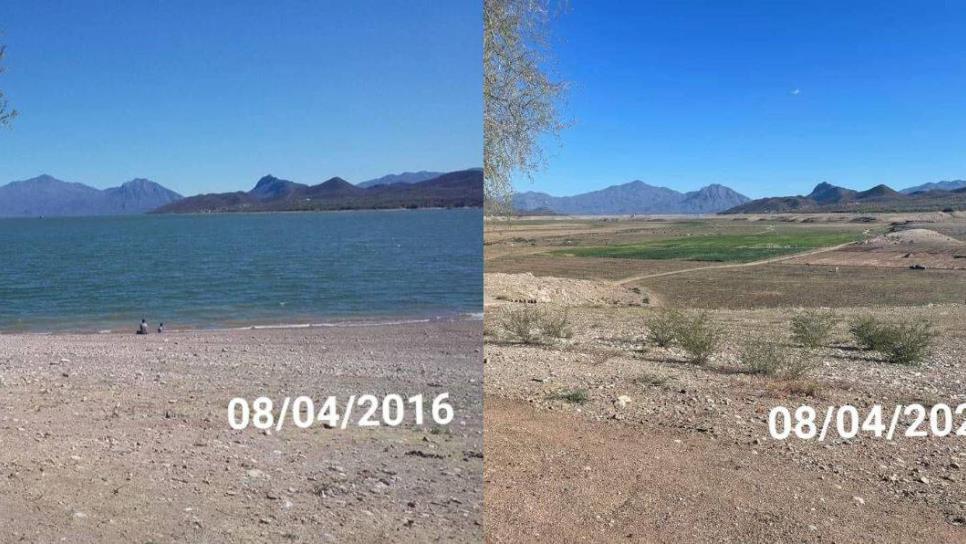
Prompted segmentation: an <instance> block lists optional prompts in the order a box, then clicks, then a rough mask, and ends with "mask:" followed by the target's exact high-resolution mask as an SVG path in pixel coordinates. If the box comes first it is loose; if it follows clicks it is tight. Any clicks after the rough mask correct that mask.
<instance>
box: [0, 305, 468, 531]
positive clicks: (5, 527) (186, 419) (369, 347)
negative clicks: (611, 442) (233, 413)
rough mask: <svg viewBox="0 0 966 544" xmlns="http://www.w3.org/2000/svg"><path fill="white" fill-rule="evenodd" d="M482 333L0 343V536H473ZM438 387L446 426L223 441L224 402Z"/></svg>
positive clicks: (425, 329)
mask: <svg viewBox="0 0 966 544" xmlns="http://www.w3.org/2000/svg"><path fill="white" fill-rule="evenodd" d="M479 331H480V323H479V321H453V322H436V323H425V324H409V325H392V326H378V327H334V328H311V329H277V330H230V331H193V332H192V331H189V332H168V333H165V334H164V335H156V334H152V335H148V336H145V337H139V336H135V335H128V334H124V335H122V334H93V335H49V336H42V335H0V475H2V477H0V512H2V513H3V514H2V515H0V534H2V535H3V538H2V541H3V542H36V543H46V542H61V541H62V542H72V543H94V542H97V543H102V542H124V543H128V542H137V543H147V542H155V543H162V542H226V543H227V542H231V543H239V542H479V541H480V540H482V538H483V535H482V531H483V527H482V519H483V515H482V493H481V486H482V482H481V477H482V442H483V436H482V433H483V428H482V417H481V413H482V406H481V404H482V385H481V378H482V375H481V372H480V367H479V359H480V351H481V339H480V332H479ZM441 392H449V393H450V395H451V400H452V402H453V405H454V407H455V411H456V417H455V419H454V421H453V422H452V423H450V424H449V425H448V426H446V427H436V426H434V425H423V426H418V427H417V426H416V425H415V424H414V423H413V422H412V420H410V419H407V420H406V421H405V422H404V423H403V424H402V425H401V426H399V427H396V428H389V427H378V428H357V427H350V428H348V429H347V430H340V429H326V428H323V427H321V426H320V425H316V426H313V427H311V428H309V429H304V430H303V429H299V428H297V427H295V426H293V425H291V424H289V425H287V426H284V427H283V428H282V430H281V431H280V432H275V430H270V431H259V430H256V429H252V428H249V429H246V430H243V431H235V430H232V429H230V428H229V426H228V422H227V406H228V402H229V400H230V399H231V398H233V397H245V398H247V399H249V400H253V399H254V398H255V397H257V396H260V395H266V396H269V397H272V398H274V399H280V398H281V397H284V396H292V397H295V396H298V395H308V396H310V397H313V398H314V399H322V398H323V397H325V396H328V395H339V397H340V398H343V399H344V397H346V396H348V395H351V394H356V395H358V394H363V393H372V394H375V395H380V396H381V395H385V394H387V393H399V394H402V395H404V396H409V395H413V394H417V393H423V394H424V395H426V396H435V395H436V394H438V393H441Z"/></svg>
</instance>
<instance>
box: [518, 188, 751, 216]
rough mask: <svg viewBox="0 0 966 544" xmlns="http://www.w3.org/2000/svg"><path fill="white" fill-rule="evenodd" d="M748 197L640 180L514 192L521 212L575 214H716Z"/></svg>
mask: <svg viewBox="0 0 966 544" xmlns="http://www.w3.org/2000/svg"><path fill="white" fill-rule="evenodd" d="M749 200H750V199H749V198H748V197H746V196H745V195H742V194H740V193H738V192H735V191H734V190H732V189H729V188H728V187H725V186H724V185H718V184H713V185H708V186H706V187H702V188H701V189H698V190H697V191H691V192H687V193H681V192H679V191H675V190H673V189H668V188H667V187H655V186H653V185H648V184H647V183H644V182H643V181H632V182H630V183H624V184H622V185H612V186H610V187H607V188H606V189H601V190H598V191H591V192H589V193H582V194H579V195H574V196H551V195H548V194H547V193H538V192H533V191H528V192H524V193H518V194H516V195H514V197H513V204H514V207H515V208H516V209H518V210H520V211H523V212H528V211H533V210H539V209H546V210H552V211H553V212H556V213H564V214H574V215H626V214H664V213H682V214H702V213H717V212H720V211H723V210H727V209H729V208H733V207H735V206H738V205H739V204H743V203H745V202H748V201H749Z"/></svg>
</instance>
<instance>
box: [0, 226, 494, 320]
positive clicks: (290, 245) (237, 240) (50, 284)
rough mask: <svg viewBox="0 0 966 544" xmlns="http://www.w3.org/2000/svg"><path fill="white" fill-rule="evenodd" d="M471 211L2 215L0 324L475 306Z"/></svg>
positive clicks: (419, 312)
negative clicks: (57, 216)
mask: <svg viewBox="0 0 966 544" xmlns="http://www.w3.org/2000/svg"><path fill="white" fill-rule="evenodd" d="M482 238H483V216H482V211H481V210H478V209H475V210H474V209H465V210H405V211H403V210H400V211H354V212H333V213H279V214H237V215H236V214H227V215H157V216H155V215H145V216H129V217H91V218H43V219H0V332H16V331H100V330H127V329H129V330H131V331H133V330H134V329H135V328H136V326H137V324H138V323H139V322H140V320H141V318H142V317H143V318H145V319H147V320H148V322H149V324H150V326H151V330H152V332H153V330H154V329H155V328H156V327H157V324H158V322H159V321H164V322H165V326H166V327H168V328H199V327H201V328H204V327H226V326H244V325H250V324H296V323H328V322H341V321H390V320H396V319H434V318H447V317H456V316H460V315H471V314H479V313H481V312H482V311H483V239H482Z"/></svg>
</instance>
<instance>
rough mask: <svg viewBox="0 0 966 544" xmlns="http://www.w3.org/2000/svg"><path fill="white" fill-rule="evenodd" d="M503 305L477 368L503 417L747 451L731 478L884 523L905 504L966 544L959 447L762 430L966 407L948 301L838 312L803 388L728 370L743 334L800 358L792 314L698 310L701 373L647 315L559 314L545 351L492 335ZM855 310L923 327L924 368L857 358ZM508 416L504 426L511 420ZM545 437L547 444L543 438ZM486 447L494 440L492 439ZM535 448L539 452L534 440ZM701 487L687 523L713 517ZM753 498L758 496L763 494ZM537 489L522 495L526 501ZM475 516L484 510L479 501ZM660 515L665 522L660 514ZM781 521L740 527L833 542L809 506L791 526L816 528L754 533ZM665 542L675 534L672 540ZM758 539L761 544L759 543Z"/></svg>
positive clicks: (964, 358) (965, 419) (959, 338)
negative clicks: (931, 327) (564, 328)
mask: <svg viewBox="0 0 966 544" xmlns="http://www.w3.org/2000/svg"><path fill="white" fill-rule="evenodd" d="M514 306H519V305H505V306H502V307H496V306H494V307H491V308H489V309H488V312H487V316H486V320H487V321H486V331H487V336H486V343H487V346H486V358H485V364H484V373H485V383H486V395H487V399H488V401H487V402H488V403H489V399H493V400H494V402H493V404H492V406H494V407H500V406H507V407H508V408H507V409H506V413H509V414H511V415H512V413H514V412H516V411H518V410H519V407H518V406H519V405H513V404H506V402H511V403H512V402H518V403H525V404H523V405H524V406H529V407H530V409H531V410H533V414H534V415H533V416H532V417H533V418H537V417H543V416H538V414H546V413H559V414H561V415H562V416H563V415H565V416H566V417H572V416H573V417H577V418H578V419H579V420H580V421H581V422H582V423H580V424H579V425H580V426H582V425H585V423H584V422H586V424H589V425H598V427H596V428H597V429H598V431H599V433H600V436H605V435H606V434H607V433H608V432H609V431H608V429H614V428H617V429H623V430H624V431H626V432H623V431H622V432H623V434H622V436H623V437H624V438H623V440H625V441H626V440H627V436H636V437H638V438H637V439H636V441H637V442H639V443H640V448H641V449H646V448H647V447H648V444H651V443H659V442H661V441H662V440H663V439H668V440H667V442H669V443H671V444H673V443H674V442H677V443H681V442H682V441H683V442H684V444H685V445H689V444H690V445H693V446H695V449H698V450H700V449H702V448H704V447H705V445H712V446H713V451H715V452H716V453H722V452H731V454H730V455H731V458H733V459H735V460H738V459H746V458H747V457H748V455H752V456H754V457H752V459H754V461H752V462H750V463H748V464H747V466H745V467H744V468H743V469H742V470H743V472H741V473H740V475H741V477H742V478H746V477H747V478H751V479H754V478H756V477H760V479H761V481H762V482H774V481H776V480H775V477H774V476H775V474H772V473H771V472H768V471H773V472H774V471H778V472H779V473H780V469H781V467H783V466H784V467H787V471H788V475H789V477H795V478H804V479H805V480H807V482H809V485H813V484H814V486H813V487H815V489H817V490H821V491H822V492H826V491H827V492H829V493H835V492H836V491H835V490H836V489H838V492H839V494H841V493H842V492H843V491H842V490H843V489H858V490H861V493H862V494H864V495H860V494H856V495H855V497H854V498H852V499H851V500H846V503H848V505H849V507H850V508H859V507H861V508H864V509H866V511H868V510H869V509H876V508H882V509H883V510H882V511H881V512H879V514H881V515H882V516H886V515H889V512H888V510H887V506H888V508H908V511H909V512H916V513H919V514H921V515H922V516H926V515H928V516H929V518H928V519H929V521H924V520H925V519H926V518H917V519H920V520H921V521H920V524H921V523H933V524H936V525H937V526H939V525H941V526H942V527H938V529H939V530H941V531H951V532H952V533H951V534H954V535H957V538H959V537H961V538H962V540H961V541H966V527H964V526H966V438H963V437H955V436H947V437H943V438H938V437H928V438H905V437H897V438H896V439H895V440H892V441H888V440H885V439H882V438H875V437H872V436H864V435H860V436H859V437H858V438H855V439H851V440H845V439H840V438H835V437H830V438H828V439H826V440H825V441H824V442H819V441H817V440H810V441H804V440H798V439H789V440H783V441H782V440H775V439H773V438H771V437H770V436H769V432H768V424H767V419H768V412H769V410H770V409H771V408H772V407H774V406H776V405H785V406H788V407H790V408H792V409H793V410H794V408H795V407H797V406H799V405H802V404H808V405H811V406H813V407H815V408H816V409H824V408H825V407H827V406H830V405H836V406H838V405H843V404H851V405H853V406H855V407H857V408H858V409H859V413H860V414H866V413H867V412H868V410H869V409H870V408H871V407H872V406H873V405H875V404H882V405H884V406H885V407H886V413H887V416H886V418H887V419H888V414H891V411H890V410H891V407H892V406H894V405H895V404H896V403H902V404H909V403H914V402H916V403H922V404H924V405H926V406H927V407H928V406H931V405H933V404H935V403H948V404H950V405H952V406H953V407H954V408H955V406H956V405H957V404H959V403H966V386H964V385H966V327H964V326H963V323H966V307H964V306H962V305H955V304H948V305H930V306H922V307H913V308H909V307H901V308H899V307H877V308H872V309H867V308H863V309H849V308H845V309H836V313H837V315H838V316H839V318H840V323H839V325H838V327H837V329H836V331H835V333H834V336H833V340H832V342H831V346H830V347H826V348H822V349H820V350H819V351H818V354H817V358H818V362H819V365H818V367H817V368H816V369H815V371H814V373H813V374H812V375H811V376H810V377H809V378H807V379H806V380H800V381H795V382H788V381H786V380H782V379H778V378H773V377H765V376H759V375H752V374H750V373H748V372H746V371H745V370H744V369H743V368H742V367H741V364H740V362H739V361H738V351H739V349H740V346H741V344H742V342H743V341H745V340H747V339H750V338H755V337H764V338H770V339H772V340H774V341H778V342H781V343H782V344H783V345H784V346H785V347H786V349H788V350H798V349H799V348H798V347H797V346H795V345H794V344H793V343H792V342H791V340H790V338H789V332H788V331H789V320H790V318H791V316H792V315H794V313H795V311H794V309H760V310H746V311H735V310H717V311H712V312H711V314H710V315H711V316H712V317H713V319H714V320H715V322H716V323H718V324H720V325H721V326H722V327H723V328H724V330H725V334H724V338H725V340H724V344H723V346H722V348H721V349H720V350H719V352H718V353H717V354H716V355H715V356H714V357H713V358H712V360H711V362H710V364H708V365H706V366H698V365H695V364H691V363H688V362H686V360H685V357H684V354H683V352H681V351H679V350H678V349H676V348H661V347H657V346H655V345H653V343H650V342H648V341H647V340H646V335H647V331H648V329H647V322H648V320H649V319H652V318H653V317H654V316H655V315H656V312H657V310H655V309H651V308H630V307H616V306H612V307H599V308H590V307H585V308H570V309H569V317H570V319H571V321H572V327H573V331H574V336H573V338H571V339H566V340H557V341H554V342H552V343H550V344H547V345H536V346H525V345H521V344H517V343H514V342H513V341H511V340H510V339H509V338H508V337H507V335H506V334H504V332H503V331H501V327H500V319H501V318H500V315H501V312H502V311H505V309H506V308H510V307H514ZM867 313H872V314H874V315H876V316H878V317H880V318H883V319H893V318H895V317H897V316H901V317H904V318H909V319H919V320H922V319H929V320H930V321H931V322H933V323H934V324H935V325H936V329H937V331H938V332H939V336H938V338H937V340H936V342H935V346H934V349H933V350H932V352H931V354H930V355H929V356H928V357H927V359H926V360H925V362H924V364H922V365H921V366H902V365H894V364H888V363H885V362H883V361H881V360H879V359H878V358H877V357H876V356H875V355H874V354H871V353H869V352H863V351H860V350H858V349H857V347H856V346H855V345H854V344H853V343H852V342H851V340H850V339H849V335H848V332H847V330H846V325H845V323H846V322H847V321H848V320H849V319H851V318H852V317H855V316H857V315H860V314H863V315H864V314H867ZM575 390H581V391H583V392H584V393H585V395H586V401H585V402H583V403H579V402H572V401H568V400H566V399H564V398H563V395H562V393H566V392H572V391H575ZM501 403H502V404H501ZM488 406H490V404H488ZM488 409H489V408H488ZM495 409H496V408H494V410H495ZM494 413H495V412H494ZM487 417H488V418H489V417H490V416H489V415H488V416H487ZM498 417H502V416H498ZM514 417H516V416H514ZM514 417H509V416H508V417H507V418H506V419H507V420H508V421H511V422H512V421H513V419H514ZM520 417H522V416H520ZM520 417H517V419H520ZM523 419H526V418H523ZM494 420H495V419H494ZM488 421H489V420H488ZM562 421H566V419H562ZM957 421H958V424H960V425H962V424H966V414H964V415H962V416H960V417H959V418H958V420H957ZM909 422H910V419H909V418H903V419H902V420H901V423H900V428H905V426H907V425H908V423H909ZM615 426H616V427H615ZM575 428H576V427H575ZM581 428H582V429H583V427H581ZM494 429H495V428H494V427H493V426H488V434H489V433H493V436H496V432H495V430H494ZM587 432H589V431H587V429H583V433H584V434H585V436H587V437H588V442H590V441H591V440H590V439H589V438H590V437H591V436H594V435H596V434H597V433H596V432H592V433H591V434H589V435H587V434H586V433H587ZM671 438H673V439H674V441H672V440H671ZM548 440H553V438H552V437H548ZM497 443H498V439H497V438H495V439H494V442H493V444H497ZM494 447H495V446H494ZM533 447H534V448H536V447H540V446H539V445H538V444H537V443H534V444H533ZM593 447H596V446H593ZM488 448H490V446H489V445H488ZM521 448H522V446H521ZM573 448H574V451H575V453H574V455H579V453H577V452H579V451H580V448H581V446H580V445H579V444H576V445H573ZM550 449H552V448H550ZM600 451H601V453H602V454H603V453H604V452H605V451H606V449H605V448H603V447H601V450H600ZM491 453H492V454H494V455H496V454H497V453H498V452H496V451H495V450H491V449H488V451H487V458H488V459H490V455H491ZM521 455H523V453H522V452H521ZM568 455H569V454H568ZM687 455H688V453H687V452H686V451H682V452H681V453H680V454H679V455H676V456H675V458H676V459H679V460H680V461H681V463H680V464H681V466H682V467H686V466H687V459H688V457H687ZM696 455H697V454H696ZM692 460H693V462H694V467H695V471H696V473H697V472H698V471H699V470H700V465H701V461H700V458H699V457H697V456H696V457H694V458H693V459H692ZM736 462H738V461H736ZM487 465H488V466H487V480H486V481H487V484H486V485H487V486H488V489H490V487H489V486H490V485H493V486H494V488H498V487H499V486H500V483H501V476H500V474H501V470H500V467H498V466H496V465H494V464H490V462H489V461H488V463H487ZM608 466H610V465H609V464H608V463H603V462H596V463H593V464H591V465H589V468H588V470H593V471H595V472H600V473H606V472H607V471H608V470H609V469H608ZM615 466H616V465H615ZM517 476H519V475H517ZM491 478H492V479H491ZM779 481H780V480H779ZM804 485H805V484H803V487H801V489H800V490H799V491H798V492H797V493H796V494H795V495H794V497H795V499H793V500H799V501H801V502H802V508H803V509H804V510H803V511H807V508H806V506H807V505H809V504H812V503H817V502H819V497H818V496H817V495H814V494H815V493H817V491H815V490H810V489H809V488H808V487H805V486H804ZM696 487H697V488H700V486H696ZM649 489H650V490H651V492H653V491H654V490H653V488H649ZM661 492H662V495H661V497H660V499H661V500H665V499H666V500H668V501H671V498H673V497H678V499H679V500H685V499H686V498H687V497H684V496H681V495H680V494H679V493H678V492H677V491H676V490H675V489H663V490H661ZM700 492H701V493H708V494H709V496H708V498H707V500H706V501H705V503H702V502H701V501H697V502H696V503H695V504H692V505H691V506H690V507H691V508H693V510H692V516H693V517H694V518H695V519H703V520H704V521H705V522H708V521H709V520H711V521H715V518H714V517H713V516H714V515H719V514H716V513H714V509H715V508H717V506H716V505H714V504H711V503H712V502H713V501H714V498H713V494H714V492H713V490H711V489H707V490H704V491H700ZM759 492H760V493H763V494H764V495H763V497H765V499H767V498H768V493H769V488H768V486H767V485H765V486H763V487H762V489H760V490H759ZM810 493H812V494H813V496H810ZM856 493H859V491H856ZM536 494H537V491H534V496H536ZM849 496H850V497H851V495H849ZM771 499H772V500H771V502H772V503H774V502H775V501H778V500H780V497H779V496H778V495H777V494H776V495H775V496H773V497H772V498H771ZM847 499H848V498H847ZM488 500H489V499H488ZM535 500H536V499H535ZM676 500H677V499H676ZM824 500H825V499H824V498H822V501H824ZM671 502H673V501H671ZM692 502H694V501H692ZM768 503H769V501H768V500H764V501H762V504H763V505H764V506H762V508H767V507H768V506H767V505H768ZM903 505H904V506H903ZM718 506H720V505H718ZM487 508H488V512H489V511H490V510H489V508H490V504H488V505H487ZM605 510H606V509H605ZM672 511H673V509H672V510H671V511H669V513H668V514H667V515H668V516H671V515H672V514H671V512H672ZM651 514H653V512H651ZM607 515H608V513H607V512H604V513H600V516H602V519H607ZM836 515H837V516H839V518H838V519H839V522H838V524H839V525H841V524H842V523H847V520H848V519H849V513H848V512H838V513H837V514H836ZM779 516H780V514H777V513H769V515H768V519H767V520H765V521H762V522H761V523H763V525H758V523H759V522H758V521H755V520H751V521H749V522H747V523H748V524H747V525H746V527H745V528H747V529H748V530H749V531H750V532H749V533H748V534H749V535H753V534H757V535H759V536H762V535H765V536H767V537H768V538H779V537H781V536H780V535H784V537H782V538H795V539H796V540H794V541H815V542H823V541H824V542H828V541H836V540H837V539H836V538H835V536H834V534H832V533H830V532H828V531H826V530H824V529H822V527H824V526H826V525H827V522H829V519H828V518H822V515H821V512H820V511H819V512H818V513H816V514H814V515H813V516H812V518H814V519H812V518H808V519H810V520H811V521H808V522H807V523H805V524H804V525H803V527H804V526H808V527H815V528H816V529H814V530H811V529H809V530H805V531H798V532H796V530H795V529H796V528H795V527H793V526H787V527H785V529H786V530H787V531H788V532H786V533H781V532H775V533H762V532H761V531H760V529H762V528H765V527H766V526H767V528H769V530H771V529H774V528H775V527H781V526H782V525H783V524H788V523H789V521H790V519H791V518H785V519H783V518H781V517H779ZM496 517H499V516H494V518H496ZM893 517H894V516H893ZM524 519H526V521H525V522H522V523H524V525H522V526H525V523H529V522H531V521H533V522H535V521H534V520H535V519H536V518H534V517H531V516H524ZM732 521H733V520H732V519H731V518H729V517H728V516H727V515H725V517H723V518H720V519H717V520H716V522H717V523H721V524H722V525H730V523H731V522H732ZM592 524H593V523H592ZM712 525H713V524H712ZM883 527H884V526H883ZM798 529H801V527H799V528H798ZM884 530H885V529H883V531H884ZM890 530H897V531H900V532H899V533H895V532H893V533H884V534H877V535H871V534H870V535H869V538H870V541H884V542H889V541H910V540H909V538H910V537H911V535H912V534H913V533H909V534H906V535H905V536H903V534H902V533H901V531H902V528H901V527H900V528H898V529H890ZM496 534H498V533H494V535H496ZM946 534H947V535H948V534H950V533H946ZM677 535H678V536H681V533H678V534H677ZM776 535H778V536H776ZM652 536H654V538H655V541H661V540H662V539H661V538H660V537H659V536H656V533H655V535H652ZM873 536H875V537H876V538H873ZM749 538H751V537H750V536H749ZM763 538H764V537H763ZM768 538H764V540H762V541H769V540H768ZM923 538H925V537H923ZM944 538H946V537H944ZM799 539H800V540H799ZM893 539H894V540H893ZM497 540H499V539H497ZM913 540H914V539H913ZM747 541H755V539H754V538H751V540H747ZM936 541H937V542H938V541H942V540H936Z"/></svg>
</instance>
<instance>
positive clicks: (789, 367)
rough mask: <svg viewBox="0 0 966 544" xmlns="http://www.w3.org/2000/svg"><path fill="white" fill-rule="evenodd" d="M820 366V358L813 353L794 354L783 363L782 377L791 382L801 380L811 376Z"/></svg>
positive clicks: (806, 351) (790, 354) (801, 352)
mask: <svg viewBox="0 0 966 544" xmlns="http://www.w3.org/2000/svg"><path fill="white" fill-rule="evenodd" d="M818 364H819V360H818V358H817V357H815V354H814V353H812V352H811V351H808V350H802V351H798V352H792V353H789V354H788V356H787V357H786V358H785V359H784V361H782V367H781V375H782V377H784V378H787V379H789V380H801V379H802V378H804V377H805V376H806V375H808V374H811V372H812V371H813V370H815V367H817V366H818Z"/></svg>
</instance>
